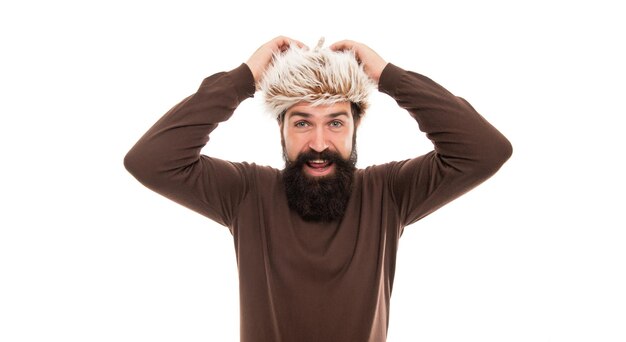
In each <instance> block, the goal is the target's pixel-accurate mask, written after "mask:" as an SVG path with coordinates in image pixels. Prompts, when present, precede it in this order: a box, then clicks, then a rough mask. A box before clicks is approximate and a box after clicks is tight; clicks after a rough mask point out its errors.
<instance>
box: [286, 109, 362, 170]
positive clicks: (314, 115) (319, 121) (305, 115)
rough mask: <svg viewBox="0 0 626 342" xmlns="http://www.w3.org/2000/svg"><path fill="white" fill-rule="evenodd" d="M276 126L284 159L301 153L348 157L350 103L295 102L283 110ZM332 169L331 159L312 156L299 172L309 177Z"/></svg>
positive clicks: (290, 159)
mask: <svg viewBox="0 0 626 342" xmlns="http://www.w3.org/2000/svg"><path fill="white" fill-rule="evenodd" d="M280 128H281V133H282V139H283V146H284V150H285V151H284V153H285V157H286V158H287V159H288V160H287V161H288V162H294V161H296V159H297V158H298V155H300V154H302V153H305V152H317V153H321V152H324V151H328V152H334V153H336V154H338V155H339V156H341V157H342V158H343V159H345V160H348V159H350V157H351V153H352V149H353V147H354V146H353V137H354V130H355V124H354V120H353V118H352V111H351V106H350V102H339V103H335V104H332V105H320V106H312V105H311V104H308V103H299V104H296V105H295V106H293V107H291V108H289V110H287V112H286V113H285V117H284V119H283V122H282V124H281V127H280ZM335 170H336V165H335V163H333V162H332V161H329V160H325V159H315V160H310V161H308V162H306V163H305V164H304V166H303V170H302V171H303V172H304V173H305V174H306V175H307V176H310V177H322V176H329V175H332V174H334V173H335Z"/></svg>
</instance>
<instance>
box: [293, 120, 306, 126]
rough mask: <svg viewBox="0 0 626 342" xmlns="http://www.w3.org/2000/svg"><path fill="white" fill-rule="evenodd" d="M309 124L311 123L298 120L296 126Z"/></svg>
mask: <svg viewBox="0 0 626 342" xmlns="http://www.w3.org/2000/svg"><path fill="white" fill-rule="evenodd" d="M308 125H309V124H308V123H307V122H306V121H298V122H296V124H295V125H294V126H296V127H306V126H308Z"/></svg>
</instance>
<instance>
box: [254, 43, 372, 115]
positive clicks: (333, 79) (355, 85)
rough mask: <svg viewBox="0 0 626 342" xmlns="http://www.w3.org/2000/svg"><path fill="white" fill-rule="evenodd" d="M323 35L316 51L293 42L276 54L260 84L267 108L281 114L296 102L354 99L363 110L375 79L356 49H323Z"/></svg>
mask: <svg viewBox="0 0 626 342" xmlns="http://www.w3.org/2000/svg"><path fill="white" fill-rule="evenodd" d="M323 42H324V40H323V38H322V39H321V40H320V42H319V43H318V46H317V47H316V48H315V49H314V50H307V49H304V48H299V47H297V46H296V45H295V44H291V46H290V48H289V49H287V50H286V51H284V52H279V53H275V54H274V57H273V61H272V64H271V65H270V66H269V67H268V69H267V70H266V71H265V73H264V75H263V77H262V78H261V82H260V85H259V90H260V91H261V92H262V93H263V96H264V100H265V105H266V107H267V110H268V111H269V112H270V113H271V114H272V115H274V116H278V115H280V114H281V113H283V112H284V111H286V110H287V109H289V108H291V107H292V106H294V105H295V104H297V103H300V102H308V103H311V104H312V105H314V106H317V105H329V104H334V103H337V102H345V101H349V102H353V103H355V104H357V105H358V106H359V107H361V109H362V110H363V111H364V110H365V109H367V107H368V106H369V103H368V98H369V94H370V92H371V89H372V88H373V87H374V83H373V81H372V80H371V79H370V78H369V77H368V76H367V74H366V73H365V72H364V71H363V66H362V65H360V64H359V63H358V62H357V60H356V57H355V55H354V52H353V51H332V50H330V49H328V48H321V45H322V44H323Z"/></svg>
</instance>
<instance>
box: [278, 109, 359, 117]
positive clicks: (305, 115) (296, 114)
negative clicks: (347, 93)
mask: <svg viewBox="0 0 626 342" xmlns="http://www.w3.org/2000/svg"><path fill="white" fill-rule="evenodd" d="M342 115H345V116H348V112H346V111H341V112H335V113H330V114H326V115H325V116H326V117H330V118H336V117H339V116H342ZM289 116H301V117H303V118H310V117H312V116H313V114H309V113H306V112H291V113H290V114H289Z"/></svg>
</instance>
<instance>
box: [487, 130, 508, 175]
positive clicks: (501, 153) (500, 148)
mask: <svg viewBox="0 0 626 342" xmlns="http://www.w3.org/2000/svg"><path fill="white" fill-rule="evenodd" d="M483 151H484V152H485V153H484V154H483V156H482V158H481V159H482V161H481V163H480V164H481V168H480V169H481V171H480V172H481V173H484V174H485V176H487V177H490V176H492V175H493V174H495V173H496V172H497V171H498V170H500V168H501V167H502V165H504V163H506V161H507V160H509V159H510V158H511V156H512V155H513V145H512V144H511V142H510V141H509V140H508V139H507V138H506V137H504V136H503V135H500V136H499V137H497V138H495V139H493V140H492V141H491V142H490V143H489V145H488V146H486V147H485V148H484V150H483Z"/></svg>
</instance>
